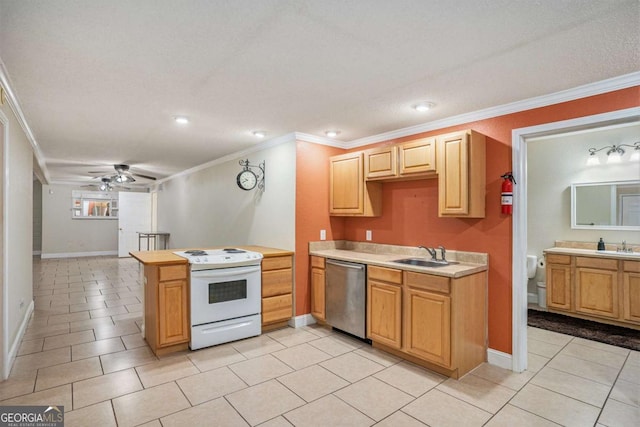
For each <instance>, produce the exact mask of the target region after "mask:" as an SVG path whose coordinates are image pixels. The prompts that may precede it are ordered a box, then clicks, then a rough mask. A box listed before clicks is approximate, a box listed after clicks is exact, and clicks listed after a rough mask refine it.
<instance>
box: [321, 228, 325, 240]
mask: <svg viewBox="0 0 640 427" xmlns="http://www.w3.org/2000/svg"><path fill="white" fill-rule="evenodd" d="M320 240H327V230H320Z"/></svg>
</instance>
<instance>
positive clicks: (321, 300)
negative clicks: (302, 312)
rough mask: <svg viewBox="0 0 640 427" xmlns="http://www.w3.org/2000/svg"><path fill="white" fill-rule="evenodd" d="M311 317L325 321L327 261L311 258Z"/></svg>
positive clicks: (320, 258) (315, 257)
mask: <svg viewBox="0 0 640 427" xmlns="http://www.w3.org/2000/svg"><path fill="white" fill-rule="evenodd" d="M311 315H312V316H313V317H315V318H316V319H318V320H321V321H324V320H325V259H324V258H322V257H317V256H312V257H311Z"/></svg>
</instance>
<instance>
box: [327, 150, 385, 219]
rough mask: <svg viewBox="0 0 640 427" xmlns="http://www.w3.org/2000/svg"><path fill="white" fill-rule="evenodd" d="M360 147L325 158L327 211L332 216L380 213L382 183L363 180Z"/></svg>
mask: <svg viewBox="0 0 640 427" xmlns="http://www.w3.org/2000/svg"><path fill="white" fill-rule="evenodd" d="M363 159H364V155H363V153H362V151H359V152H355V153H348V154H343V155H340V156H334V157H331V158H330V159H329V164H330V173H329V180H330V183H329V213H330V214H331V215H335V216H380V215H381V214H382V187H381V185H382V184H381V183H378V182H367V183H365V181H364V161H363Z"/></svg>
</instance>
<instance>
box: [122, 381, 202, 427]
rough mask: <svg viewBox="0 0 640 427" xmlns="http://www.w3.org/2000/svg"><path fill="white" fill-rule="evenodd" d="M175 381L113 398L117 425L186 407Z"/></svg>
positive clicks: (130, 423)
mask: <svg viewBox="0 0 640 427" xmlns="http://www.w3.org/2000/svg"><path fill="white" fill-rule="evenodd" d="M189 406H190V405H189V402H188V401H187V399H186V398H185V397H184V395H183V394H182V392H181V391H180V389H179V388H178V386H177V384H176V383H173V382H171V383H167V384H163V385H159V386H157V387H152V388H148V389H146V390H142V391H137V392H135V393H131V394H127V395H125V396H121V397H117V398H115V399H113V409H114V411H115V414H116V420H117V422H118V426H121V427H122V426H134V425H138V424H142V423H145V422H148V421H152V420H154V419H156V418H161V417H164V416H165V415H169V414H172V413H174V412H178V411H181V410H183V409H186V408H188V407H189Z"/></svg>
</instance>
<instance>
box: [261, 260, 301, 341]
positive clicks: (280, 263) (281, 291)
mask: <svg viewBox="0 0 640 427" xmlns="http://www.w3.org/2000/svg"><path fill="white" fill-rule="evenodd" d="M292 316H293V256H292V255H285V256H277V257H270V258H264V259H263V260H262V330H263V331H268V330H272V329H277V328H282V327H285V326H287V323H288V322H289V320H290V319H291V317H292Z"/></svg>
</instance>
